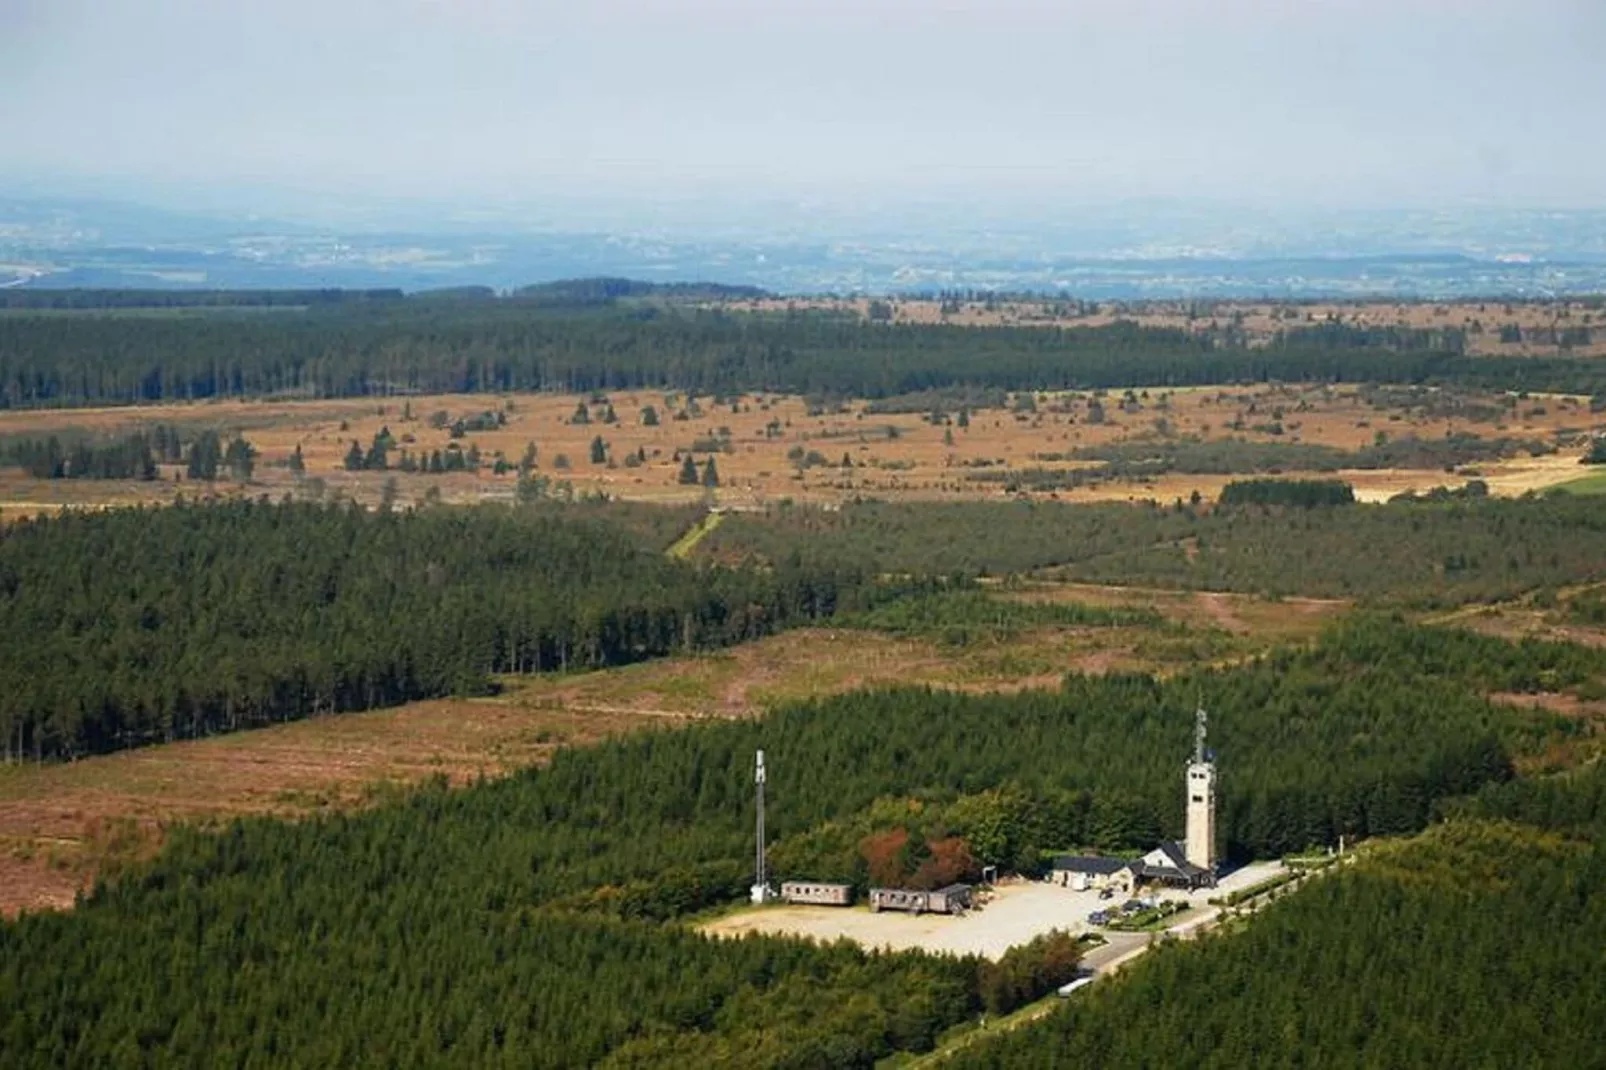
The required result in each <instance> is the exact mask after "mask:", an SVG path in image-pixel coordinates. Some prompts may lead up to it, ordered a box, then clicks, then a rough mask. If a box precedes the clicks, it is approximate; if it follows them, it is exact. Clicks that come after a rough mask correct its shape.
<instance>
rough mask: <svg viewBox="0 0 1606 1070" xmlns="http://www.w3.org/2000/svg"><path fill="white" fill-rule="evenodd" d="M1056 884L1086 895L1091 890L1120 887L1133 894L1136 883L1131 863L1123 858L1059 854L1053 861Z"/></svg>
mask: <svg viewBox="0 0 1606 1070" xmlns="http://www.w3.org/2000/svg"><path fill="white" fill-rule="evenodd" d="M1051 879H1052V880H1053V881H1054V883H1055V884H1060V885H1064V886H1065V887H1067V888H1070V889H1071V890H1073V891H1077V892H1085V891H1087V890H1088V889H1089V888H1117V889H1121V890H1124V891H1130V890H1131V888H1132V882H1133V872H1132V863H1131V862H1129V861H1127V860H1126V859H1124V858H1107V857H1104V856H1102V855H1059V856H1057V857H1056V858H1055V859H1054V868H1053V875H1052V878H1051Z"/></svg>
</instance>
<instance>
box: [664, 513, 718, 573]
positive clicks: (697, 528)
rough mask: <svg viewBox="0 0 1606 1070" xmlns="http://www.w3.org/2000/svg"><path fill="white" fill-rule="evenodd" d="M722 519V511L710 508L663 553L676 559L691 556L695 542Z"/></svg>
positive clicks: (700, 540)
mask: <svg viewBox="0 0 1606 1070" xmlns="http://www.w3.org/2000/svg"><path fill="white" fill-rule="evenodd" d="M724 520H725V514H724V513H722V512H715V511H714V510H712V509H710V510H709V511H708V515H706V516H704V517H703V518H702V519H701V520H699V521H697V523H695V524H693V525H692V526H691V529H690V530H688V531H687V532H686V534H684V535H682V536H681V537H680V538H678V539H676V540H675V542H674V544H673V545H672V546H670V547H669V549H668V550H666V551H664V553H665V554H666V555H667V556H669V557H670V558H672V559H674V560H676V561H685V560H686V559H687V558H689V557H691V555H692V551H694V550H696V549H697V544H698V543H700V542H702V541H703V540H704V539H705V538H707V537H708V535H709V534H710V533H711V532H712V531H713V530H714V529H715V528H717V527H719V525H720V524H721V523H722V522H723V521H724Z"/></svg>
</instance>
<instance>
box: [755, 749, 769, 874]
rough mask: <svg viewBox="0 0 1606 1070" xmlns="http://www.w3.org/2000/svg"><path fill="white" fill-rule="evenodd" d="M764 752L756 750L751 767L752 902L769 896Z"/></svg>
mask: <svg viewBox="0 0 1606 1070" xmlns="http://www.w3.org/2000/svg"><path fill="white" fill-rule="evenodd" d="M764 780H765V773H764V752H763V751H759V752H758V761H757V764H756V765H755V766H754V768H753V788H754V791H755V792H756V794H757V810H758V829H757V833H758V835H757V865H756V867H755V874H756V875H755V876H754V878H753V902H755V903H762V902H764V901H765V900H767V899H768V898H769V892H770V884H769V872H768V867H767V865H766V864H765V863H766V859H765V856H764Z"/></svg>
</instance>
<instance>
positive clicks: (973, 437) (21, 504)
mask: <svg viewBox="0 0 1606 1070" xmlns="http://www.w3.org/2000/svg"><path fill="white" fill-rule="evenodd" d="M1401 399H1402V396H1401V395H1398V394H1394V395H1390V396H1389V397H1386V398H1385V397H1378V396H1371V395H1368V394H1367V393H1366V391H1364V390H1363V389H1362V388H1359V387H1353V386H1316V387H1300V386H1277V385H1269V386H1255V387H1223V388H1216V387H1207V388H1193V389H1186V390H1176V391H1159V390H1154V391H1140V392H1136V393H1133V394H1131V395H1130V396H1123V395H1122V394H1121V393H1119V392H1111V393H1109V394H1108V395H1106V396H1104V397H1103V398H1102V399H1100V405H1101V406H1102V409H1103V412H1104V418H1103V420H1102V422H1097V421H1096V420H1090V419H1089V408H1090V404H1091V401H1092V398H1091V396H1090V395H1081V394H1039V395H1036V396H1035V397H1033V398H1031V399H1030V401H1031V405H1032V406H1034V411H1017V409H1023V408H1025V407H1026V401H1025V400H1022V399H1016V400H1015V401H1014V402H1012V403H1011V405H1010V406H1009V407H1007V408H989V409H979V410H976V411H975V412H973V413H971V414H970V419H969V426H968V427H959V426H957V421H953V420H952V418H951V417H950V422H948V423H933V422H930V421H929V420H928V416H927V414H923V413H897V414H887V413H873V412H870V411H868V406H867V404H866V403H864V402H851V403H844V404H842V405H839V406H834V407H832V408H830V409H829V410H824V409H821V408H820V407H818V406H813V407H811V406H810V404H809V403H807V402H806V401H805V400H804V399H802V398H799V397H794V396H745V397H740V398H736V399H734V400H730V401H726V402H724V403H721V404H716V403H715V402H714V401H713V399H710V398H706V397H705V398H702V399H699V400H698V401H697V403H696V408H695V409H693V408H692V406H690V405H688V403H687V399H686V398H684V397H683V396H679V395H672V394H671V395H665V394H660V393H656V392H651V393H649V392H639V391H637V392H618V393H615V394H613V395H611V396H609V398H608V404H609V405H611V407H612V411H613V412H614V414H615V417H616V422H613V423H604V422H602V417H603V416H604V415H605V414H606V411H607V410H606V407H605V406H587V407H588V408H589V411H590V413H591V414H592V419H591V422H590V423H586V424H580V423H577V422H575V421H574V417H575V413H576V409H577V407H579V406H581V404H582V402H583V401H584V400H585V399H581V398H578V397H575V396H572V395H571V396H563V395H549V394H541V395H514V396H490V395H485V396H461V395H458V396H443V397H418V398H409V399H405V400H404V399H390V400H348V401H321V402H291V401H231V402H217V403H208V404H193V405H159V406H148V407H141V408H138V409H130V408H119V409H88V410H72V411H61V410H48V411H21V412H4V413H0V439H3V438H5V437H10V436H44V435H48V434H69V435H70V434H75V433H76V434H83V433H88V434H91V435H95V436H110V435H115V434H119V433H128V432H131V431H133V430H136V429H138V428H140V427H142V426H150V425H152V424H157V423H169V424H174V425H178V426H181V427H187V428H190V429H193V430H200V429H202V428H206V427H212V428H217V429H219V430H221V431H223V432H225V433H228V434H233V433H242V434H244V435H245V436H246V438H247V439H248V440H249V441H250V442H251V443H252V444H253V445H254V446H255V447H256V448H257V450H258V451H259V454H260V456H259V460H258V464H257V468H256V472H255V474H254V476H253V478H252V480H251V482H250V483H249V484H246V485H238V484H233V483H229V482H227V481H219V482H217V483H213V484H192V483H187V482H184V481H183V480H182V478H181V476H182V473H181V472H179V471H178V470H176V469H171V468H170V469H167V470H166V471H164V473H163V478H162V479H161V480H159V481H156V482H153V483H137V482H127V483H120V482H98V481H88V480H58V481H41V480H35V479H31V478H28V477H27V476H26V475H25V474H24V473H22V472H21V471H20V470H18V469H0V517H10V518H16V517H18V516H22V515H28V514H32V513H38V512H47V511H52V510H57V509H61V508H64V507H85V508H98V507H104V506H109V505H118V504H128V503H132V502H137V501H171V500H173V499H174V498H176V497H177V496H179V495H181V494H182V495H190V496H194V495H209V494H246V495H252V496H258V495H263V494H266V495H270V496H272V497H274V498H280V497H283V496H284V495H287V494H293V495H295V496H296V497H298V498H303V499H324V500H330V499H335V498H340V497H346V498H353V499H356V500H359V501H362V502H365V503H369V504H372V503H375V502H377V501H379V500H380V498H381V495H382V494H383V488H384V487H385V485H386V483H387V482H388V481H390V480H392V479H394V480H395V490H396V494H397V500H398V502H399V503H400V504H402V505H406V504H410V503H412V504H416V503H424V502H426V501H428V500H433V499H436V498H438V499H439V500H441V501H445V502H458V503H462V502H476V501H481V500H487V499H491V500H510V499H511V498H512V496H513V494H514V491H515V487H516V483H517V473H516V471H513V470H511V469H508V470H505V471H503V472H502V473H501V474H497V473H496V472H495V470H494V467H495V463H496V460H497V458H498V457H500V458H501V459H502V460H503V461H504V462H505V464H506V465H512V466H516V465H517V464H518V463H519V461H520V459H521V458H522V457H523V455H524V453H525V450H526V448H527V446H529V445H531V444H533V445H534V446H535V448H536V467H535V469H534V473H533V474H534V475H536V476H538V477H542V478H545V479H546V480H548V481H550V483H551V485H552V486H553V487H554V489H556V487H557V486H558V485H559V484H567V485H568V486H569V487H570V488H572V490H573V492H574V493H577V494H579V493H604V494H607V495H610V496H613V497H617V498H623V499H629V500H640V501H656V502H686V501H696V500H700V499H703V498H704V497H705V496H709V495H707V492H705V490H704V489H703V488H702V487H701V486H686V485H683V484H682V483H680V481H679V479H680V475H681V458H682V457H683V456H684V455H685V454H686V453H693V454H694V455H695V456H696V457H697V458H698V460H699V461H702V460H704V459H706V458H707V457H709V456H713V457H714V458H715V460H716V464H717V467H718V471H719V477H720V486H719V488H718V490H717V491H715V492H713V494H712V495H711V496H712V497H713V498H714V499H715V500H717V501H718V502H719V503H721V504H723V505H727V506H731V507H736V508H743V507H759V506H763V505H765V504H768V503H773V502H777V501H781V500H784V499H791V500H795V501H800V502H802V501H807V502H818V503H834V502H843V501H848V500H852V499H854V498H858V497H873V498H881V499H949V500H953V499H978V498H998V497H1003V496H1005V495H1006V493H1008V492H1007V491H1006V489H1005V487H1006V483H1005V482H1004V481H1001V480H1000V478H999V477H1000V476H1001V475H1002V474H1006V473H1016V472H1020V471H1022V470H1027V469H1047V470H1051V471H1052V470H1064V469H1070V468H1076V467H1088V466H1090V465H1092V464H1093V463H1094V462H1089V461H1083V460H1066V459H1065V456H1066V455H1067V454H1068V453H1069V452H1071V451H1074V450H1076V449H1078V448H1081V447H1089V446H1104V445H1109V444H1113V443H1145V442H1151V443H1164V442H1166V441H1170V440H1173V439H1175V438H1178V437H1182V438H1188V437H1193V438H1198V439H1203V440H1220V439H1235V440H1241V441H1245V442H1251V443H1307V444H1319V445H1326V446H1332V447H1337V448H1342V449H1355V448H1358V447H1361V446H1365V445H1369V444H1371V443H1373V442H1374V441H1376V440H1377V439H1378V437H1379V436H1380V435H1381V436H1384V437H1387V438H1389V439H1393V440H1398V439H1401V438H1404V437H1407V436H1412V435H1414V436H1417V437H1419V438H1422V439H1439V438H1442V437H1444V436H1445V435H1446V434H1451V433H1466V434H1473V435H1479V436H1482V437H1485V438H1494V437H1511V438H1515V439H1522V440H1530V439H1534V440H1539V441H1542V442H1545V443H1555V442H1565V443H1568V444H1567V445H1564V446H1562V448H1561V449H1560V451H1559V452H1558V453H1556V454H1553V455H1549V456H1541V457H1530V456H1528V455H1526V454H1520V455H1518V456H1516V457H1512V458H1507V459H1505V460H1502V461H1499V462H1492V463H1489V464H1485V465H1480V466H1478V469H1477V471H1476V475H1477V476H1479V477H1481V478H1483V479H1484V480H1485V481H1486V482H1488V483H1489V485H1490V487H1491V488H1492V490H1493V492H1494V493H1497V494H1520V493H1522V492H1523V491H1526V490H1529V489H1535V488H1540V487H1545V486H1550V485H1553V484H1557V483H1563V482H1566V481H1568V480H1571V479H1576V478H1577V476H1578V475H1579V472H1580V469H1579V468H1578V465H1577V459H1578V457H1579V456H1580V455H1581V454H1582V452H1583V448H1584V447H1583V444H1582V443H1583V441H1584V439H1585V437H1586V436H1587V435H1588V434H1590V433H1591V432H1593V431H1596V430H1599V429H1602V428H1603V427H1606V419H1603V418H1602V416H1601V414H1596V413H1591V412H1590V411H1589V406H1588V403H1587V399H1583V398H1577V397H1560V396H1547V397H1534V398H1527V399H1523V400H1521V401H1516V400H1515V399H1505V398H1501V397H1492V398H1488V399H1481V400H1480V399H1472V400H1473V401H1474V402H1477V403H1479V404H1484V403H1486V407H1485V408H1484V411H1483V413H1482V416H1481V418H1480V419H1476V420H1474V419H1471V418H1468V417H1465V416H1462V417H1457V416H1450V417H1444V416H1440V415H1430V413H1432V412H1436V411H1438V410H1437V409H1435V408H1434V407H1432V406H1427V407H1425V406H1422V405H1420V404H1416V405H1410V406H1406V405H1403V404H1400V403H1399V402H1400V401H1401ZM1462 400H1463V401H1465V400H1466V398H1465V396H1464V395H1463V397H1462ZM1508 401H1509V402H1511V403H1509V404H1508ZM649 407H650V408H651V409H653V410H654V411H655V412H656V413H657V415H658V416H659V422H658V424H657V425H656V426H649V425H647V424H646V423H644V413H645V412H646V411H647V409H648V408H649ZM1492 410H1498V412H1499V415H1498V416H1493V417H1491V416H1490V415H1489V413H1490V411H1492ZM487 412H489V413H493V414H497V413H499V414H501V417H502V418H503V420H504V421H505V422H503V423H502V424H500V425H498V426H493V427H492V428H491V429H490V430H485V431H470V432H468V433H467V434H465V435H464V436H463V437H462V438H461V439H458V440H453V439H452V438H451V437H450V432H449V430H448V429H447V428H446V427H443V426H438V425H439V424H440V423H441V421H442V420H443V419H444V420H445V421H446V422H447V423H448V424H449V423H450V422H452V421H455V420H458V419H460V418H464V419H466V418H472V417H474V416H475V415H476V414H481V413H487ZM681 414H685V415H686V416H687V418H685V419H679V418H676V417H677V416H679V415H681ZM381 428H388V429H389V430H390V432H391V434H392V436H393V438H394V439H395V440H396V442H397V444H398V449H397V450H394V451H392V453H391V456H390V460H391V465H392V468H391V470H390V471H387V472H373V471H369V472H348V471H346V470H345V468H344V467H343V460H344V458H345V455H346V453H347V451H348V450H349V449H350V447H351V444H352V442H353V441H356V442H358V443H360V444H361V445H362V446H363V447H364V448H366V447H367V446H368V445H369V444H370V443H371V442H372V440H373V438H374V436H375V435H376V434H377V433H378V432H379V431H380V429H381ZM598 436H600V437H601V438H602V439H603V441H604V443H605V444H606V452H607V459H606V460H605V461H604V462H603V463H593V461H592V443H593V440H594V439H595V438H597V437H598ZM454 441H455V442H456V444H457V445H458V446H459V447H461V448H462V449H463V450H465V451H466V450H468V449H469V448H470V447H472V448H475V449H477V450H478V452H479V456H480V458H481V464H482V467H481V468H480V470H479V471H478V472H477V473H476V472H467V471H460V472H448V473H445V474H435V475H431V474H426V473H413V474H409V473H406V472H401V471H398V470H396V466H397V465H398V464H399V463H400V459H401V458H400V451H401V450H407V451H408V452H410V453H411V454H413V455H414V456H415V457H423V458H427V457H428V456H429V454H431V453H433V452H434V451H436V450H445V449H446V448H447V447H448V446H449V445H450V444H452V443H453V442H454ZM297 446H299V447H300V448H301V450H302V454H303V457H304V458H305V464H306V471H305V474H304V475H299V476H298V475H295V474H293V473H292V472H291V471H290V470H289V469H288V468H287V467H286V462H287V460H288V458H289V457H290V455H291V453H292V451H293V450H294V449H295V448H296V447H297ZM1287 474H1289V475H1294V474H1296V473H1292V472H1290V473H1287ZM1473 474H1474V473H1472V472H1468V471H1462V472H1460V473H1446V472H1444V471H1440V470H1428V471H1417V470H1409V471H1405V470H1381V471H1355V472H1344V473H1340V475H1342V477H1343V478H1345V479H1348V480H1349V481H1350V482H1352V483H1353V484H1354V485H1355V487H1356V490H1357V493H1358V495H1359V496H1360V497H1362V498H1363V499H1371V500H1378V499H1383V498H1387V497H1388V496H1390V495H1392V494H1396V493H1399V492H1400V491H1403V490H1418V491H1420V490H1426V489H1429V488H1431V487H1433V486H1437V485H1450V486H1455V485H1459V484H1460V483H1462V482H1464V481H1465V480H1466V479H1467V478H1469V477H1470V476H1471V475H1473ZM1232 478H1233V477H1231V476H1222V475H1182V474H1176V473H1173V474H1167V475H1163V476H1159V477H1155V478H1152V479H1148V480H1144V481H1141V482H1136V481H1134V482H1106V483H1100V484H1097V485H1093V486H1084V487H1078V488H1075V489H1070V490H1059V491H1056V492H1052V496H1055V497H1059V498H1063V499H1067V500H1081V501H1092V500H1142V499H1155V500H1158V501H1164V502H1169V501H1171V500H1173V499H1176V498H1187V497H1188V496H1189V495H1191V494H1192V493H1194V492H1195V491H1197V492H1198V493H1199V494H1200V495H1202V496H1203V497H1205V498H1207V499H1208V498H1213V497H1214V496H1215V495H1217V494H1218V493H1219V492H1220V489H1221V487H1222V486H1223V485H1224V484H1225V483H1227V482H1228V481H1230V480H1231V479H1232Z"/></svg>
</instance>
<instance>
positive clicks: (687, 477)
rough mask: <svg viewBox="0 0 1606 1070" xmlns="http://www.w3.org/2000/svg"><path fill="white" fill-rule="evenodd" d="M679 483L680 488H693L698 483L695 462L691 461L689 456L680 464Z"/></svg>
mask: <svg viewBox="0 0 1606 1070" xmlns="http://www.w3.org/2000/svg"><path fill="white" fill-rule="evenodd" d="M680 482H681V485H682V486H687V487H695V486H696V485H697V483H698V478H697V462H696V461H694V460H692V456H691V454H689V453H688V454H686V459H685V460H684V461H682V462H681V464H680Z"/></svg>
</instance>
